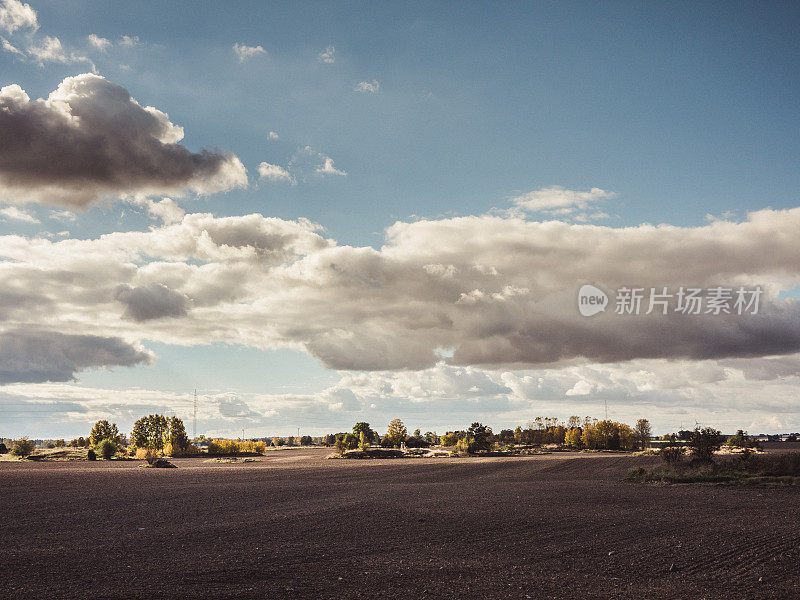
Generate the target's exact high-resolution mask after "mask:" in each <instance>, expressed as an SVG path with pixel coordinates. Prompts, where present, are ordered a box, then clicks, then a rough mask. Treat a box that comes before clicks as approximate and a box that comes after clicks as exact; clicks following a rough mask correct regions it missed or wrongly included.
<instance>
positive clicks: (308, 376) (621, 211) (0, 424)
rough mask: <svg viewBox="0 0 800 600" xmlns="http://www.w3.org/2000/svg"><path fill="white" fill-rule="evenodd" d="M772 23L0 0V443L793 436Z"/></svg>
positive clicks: (794, 126)
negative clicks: (700, 431) (596, 305)
mask: <svg viewBox="0 0 800 600" xmlns="http://www.w3.org/2000/svg"><path fill="white" fill-rule="evenodd" d="M798 25H800V8H798V7H797V5H796V4H793V3H770V2H768V3H758V4H755V3H751V4H746V3H702V4H698V3H689V2H686V3H681V2H671V3H662V4H652V3H651V4H650V5H636V4H633V3H603V4H598V3H588V2H586V3H571V2H558V3H556V2H552V3H548V2H536V3H528V2H524V3H523V2H504V3H499V2H493V3H469V2H457V3H456V2H453V3H447V2H438V3H373V4H371V5H369V6H365V5H364V4H363V3H314V2H307V3H297V2H271V3H263V2H235V1H234V2H224V3H195V2H177V1H175V2H169V3H161V2H146V1H143V2H136V3H122V2H98V1H92V2H89V1H84V2H82V1H73V2H64V1H46V0H41V1H36V0H35V1H32V2H30V3H23V2H20V1H19V0H0V46H1V47H0V88H2V91H0V410H1V411H2V414H0V436H6V437H16V436H21V435H29V436H31V437H37V438H50V437H66V438H69V437H73V436H78V435H85V434H86V433H87V432H88V430H89V428H90V427H91V424H92V423H93V422H94V421H96V420H97V419H101V418H105V419H109V420H112V421H114V422H116V423H117V424H118V425H119V426H120V429H121V430H123V431H129V430H130V428H131V426H132V424H133V422H134V421H135V420H136V419H137V418H138V417H140V416H143V415H145V414H149V413H152V412H162V413H166V414H170V415H171V414H176V415H178V416H180V417H182V418H184V420H185V421H186V422H187V424H190V426H189V427H188V428H189V429H190V431H191V430H192V429H193V427H192V425H191V423H192V411H193V392H194V390H195V389H197V394H198V420H197V432H198V433H205V434H206V435H216V436H238V435H241V432H242V430H243V429H244V431H245V435H246V436H247V437H261V436H268V435H289V434H296V433H297V431H298V430H299V431H300V433H301V434H303V433H307V434H310V435H319V434H322V433H327V432H332V431H342V430H347V429H349V428H350V427H352V424H353V423H355V422H356V421H368V422H370V423H371V424H372V425H373V426H374V427H376V428H377V429H378V430H381V431H382V430H383V429H385V427H386V425H387V424H388V422H389V420H390V419H392V418H394V417H400V418H402V419H403V420H404V421H405V422H406V424H407V425H408V427H409V429H410V430H413V429H416V428H419V429H421V430H422V431H423V432H424V431H437V432H439V433H443V432H445V431H448V430H455V429H463V428H466V427H467V426H468V425H469V424H470V423H471V422H473V421H482V422H484V423H486V424H488V425H491V426H492V427H493V428H494V429H496V430H499V429H501V428H506V427H512V428H513V427H515V426H516V425H525V423H526V422H527V421H529V420H531V419H533V418H534V417H536V416H550V417H559V418H562V419H566V418H567V417H569V416H570V415H572V414H578V415H580V416H587V415H588V416H592V417H597V418H603V417H604V416H605V415H606V411H607V414H608V417H609V418H613V419H616V420H621V421H625V422H628V423H633V422H635V420H636V419H638V418H642V417H644V418H648V419H650V421H651V422H652V423H653V426H654V430H655V431H656V432H657V433H665V432H669V431H675V430H677V429H679V428H692V427H694V426H695V424H702V425H711V426H715V427H717V428H719V429H722V430H724V431H733V430H735V429H739V428H743V429H747V430H749V431H751V432H752V433H761V432H769V433H776V432H788V431H798V430H800V401H798V398H800V304H798V298H800V241H798V240H797V235H796V234H797V231H798V230H800V206H799V205H800V197H799V195H798V189H800V186H799V185H798V184H799V183H800V164H799V161H798V157H799V156H800V136H798V133H799V132H800V110H799V109H798V106H797V96H798V91H800V85H799V84H800V81H799V80H800V75H798V69H797V65H798V64H800V41H799V40H798V36H797V35H796V32H797V30H798ZM584 285H592V286H593V288H592V289H593V290H597V291H596V292H592V294H593V295H595V296H597V297H598V298H600V297H601V296H604V297H605V298H606V299H605V301H604V302H605V304H604V305H603V306H602V307H601V308H602V310H599V311H598V312H597V314H593V315H589V316H586V315H584V314H582V311H581V305H580V302H581V295H580V289H581V286H584ZM625 289H627V290H631V289H632V290H641V294H642V298H641V311H639V310H634V308H635V307H634V305H633V304H626V303H625V292H624V291H623V290H625ZM689 290H699V292H697V293H696V294H695V296H696V297H698V296H699V297H700V302H701V306H700V307H699V309H698V311H697V312H696V313H695V311H693V310H686V308H687V307H686V303H685V302H684V298H685V295H684V294H686V293H688V291H689ZM714 290H721V291H717V292H714ZM657 294H660V296H658V298H656V296H657ZM726 294H728V295H727V296H726ZM633 297H634V298H635V297H636V292H634V293H633ZM715 297H716V300H715ZM659 298H660V299H661V300H662V301H663V302H662V303H659V302H654V303H653V304H652V305H651V302H653V301H654V300H657V299H659ZM720 298H721V299H720ZM754 299H757V302H758V304H757V306H756V305H754V304H753V303H752V302H750V301H752V300H754ZM744 300H747V301H748V302H749V303H748V302H743V301H744ZM715 303H716V304H715ZM715 306H717V308H715ZM648 312H649V314H646V313H648ZM637 313H638V314H637Z"/></svg>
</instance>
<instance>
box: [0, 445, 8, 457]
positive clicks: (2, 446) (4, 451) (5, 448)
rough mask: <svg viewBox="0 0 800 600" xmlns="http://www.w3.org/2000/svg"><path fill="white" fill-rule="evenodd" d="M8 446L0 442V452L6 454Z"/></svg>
mask: <svg viewBox="0 0 800 600" xmlns="http://www.w3.org/2000/svg"><path fill="white" fill-rule="evenodd" d="M7 453H8V448H7V447H6V445H5V444H4V443H3V442H0V454H7Z"/></svg>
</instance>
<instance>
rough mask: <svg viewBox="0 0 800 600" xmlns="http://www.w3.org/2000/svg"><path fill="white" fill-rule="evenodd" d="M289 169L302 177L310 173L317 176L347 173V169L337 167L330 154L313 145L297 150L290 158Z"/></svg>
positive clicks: (342, 175)
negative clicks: (318, 149) (316, 148)
mask: <svg viewBox="0 0 800 600" xmlns="http://www.w3.org/2000/svg"><path fill="white" fill-rule="evenodd" d="M287 170H288V171H289V172H290V173H296V174H297V175H298V176H299V177H302V178H305V177H308V176H310V175H313V176H316V177H326V176H328V175H338V176H341V177H344V176H346V175H347V171H343V170H341V169H337V168H336V166H335V165H334V162H333V159H332V158H331V157H330V156H328V155H327V154H323V153H322V152H318V151H316V150H314V149H313V148H312V147H311V146H304V147H303V148H300V149H299V150H298V151H297V152H295V153H294V155H293V156H292V158H291V159H290V160H289V164H288V167H287ZM296 178H297V177H295V179H296Z"/></svg>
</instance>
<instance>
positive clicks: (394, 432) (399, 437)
mask: <svg viewBox="0 0 800 600" xmlns="http://www.w3.org/2000/svg"><path fill="white" fill-rule="evenodd" d="M386 437H387V438H388V440H389V443H390V445H392V446H399V445H400V444H401V443H402V442H405V441H406V438H407V437H408V429H406V426H405V425H403V422H402V421H401V420H400V419H392V420H391V421H389V428H388V429H387V430H386Z"/></svg>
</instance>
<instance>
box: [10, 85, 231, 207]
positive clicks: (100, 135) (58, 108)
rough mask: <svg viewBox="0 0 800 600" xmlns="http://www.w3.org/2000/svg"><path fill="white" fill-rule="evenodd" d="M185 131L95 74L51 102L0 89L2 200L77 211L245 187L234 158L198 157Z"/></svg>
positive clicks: (60, 88)
mask: <svg viewBox="0 0 800 600" xmlns="http://www.w3.org/2000/svg"><path fill="white" fill-rule="evenodd" d="M182 138H183V128H181V127H179V126H177V125H174V124H173V123H172V122H171V121H170V120H169V116H168V115H167V114H166V113H164V112H162V111H160V110H158V109H156V108H153V107H151V106H146V107H142V106H141V105H140V104H139V103H138V102H136V101H135V100H134V99H133V98H131V96H130V94H129V93H128V92H127V90H125V88H123V87H121V86H119V85H116V84H113V83H111V82H109V81H107V80H106V79H104V78H103V77H99V76H97V75H92V74H89V73H86V74H83V75H78V76H76V77H67V78H66V79H64V81H62V82H61V84H60V85H59V86H58V88H57V89H56V90H55V91H53V92H51V93H50V95H49V96H48V97H47V99H39V100H35V101H31V100H30V98H29V97H28V95H27V94H26V93H25V91H24V90H23V89H22V88H21V87H20V86H19V85H16V84H13V85H9V86H6V87H4V88H2V89H0V198H1V199H3V200H5V201H7V202H13V203H24V202H43V203H50V204H61V205H64V206H68V207H72V208H76V207H77V208H80V207H85V206H87V205H89V204H91V203H94V202H98V201H100V200H102V199H103V198H109V197H111V198H113V197H120V196H148V195H160V194H175V195H180V194H183V193H185V192H186V191H193V192H196V193H201V194H204V193H214V192H218V191H222V190H227V189H230V188H232V187H238V186H245V185H246V184H247V175H246V171H245V169H244V166H243V165H242V163H241V161H239V159H238V158H237V157H236V156H235V155H233V154H221V153H218V152H212V151H203V152H202V153H198V154H193V153H191V152H190V151H189V150H187V149H186V148H185V147H183V146H181V145H179V144H178V142H179V141H180V140H181V139H182Z"/></svg>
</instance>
